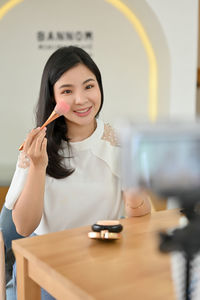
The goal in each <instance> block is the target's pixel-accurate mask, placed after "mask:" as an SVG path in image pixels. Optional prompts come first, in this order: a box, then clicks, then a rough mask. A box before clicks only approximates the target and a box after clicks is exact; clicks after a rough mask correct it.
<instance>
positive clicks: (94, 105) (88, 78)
mask: <svg viewBox="0 0 200 300" xmlns="http://www.w3.org/2000/svg"><path fill="white" fill-rule="evenodd" d="M53 88H54V97H55V101H56V103H58V102H59V101H61V100H62V101H63V100H64V101H65V102H66V103H67V104H69V105H70V110H69V111H68V112H67V114H66V115H65V118H66V121H67V123H69V122H70V123H71V125H72V124H76V125H89V124H90V123H94V118H95V116H96V114H97V113H98V111H99V108H100V105H101V91H100V89H99V85H98V82H97V79H96V76H95V75H94V74H93V73H92V72H91V71H90V70H89V69H88V68H87V67H86V66H85V65H83V64H78V65H76V66H74V67H73V68H71V69H70V70H68V71H66V72H65V73H64V74H63V75H62V76H61V77H60V78H59V79H58V81H57V82H56V83H55V84H54V87H53Z"/></svg>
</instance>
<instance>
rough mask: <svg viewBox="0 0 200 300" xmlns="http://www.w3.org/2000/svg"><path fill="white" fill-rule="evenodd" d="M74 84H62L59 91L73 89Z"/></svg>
mask: <svg viewBox="0 0 200 300" xmlns="http://www.w3.org/2000/svg"><path fill="white" fill-rule="evenodd" d="M72 86H73V84H62V85H61V86H59V89H62V88H65V87H72Z"/></svg>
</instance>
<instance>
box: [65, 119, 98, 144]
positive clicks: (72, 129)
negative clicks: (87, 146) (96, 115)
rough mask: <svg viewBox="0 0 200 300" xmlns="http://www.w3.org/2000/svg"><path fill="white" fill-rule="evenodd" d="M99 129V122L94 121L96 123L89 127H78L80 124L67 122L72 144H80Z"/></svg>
mask: <svg viewBox="0 0 200 300" xmlns="http://www.w3.org/2000/svg"><path fill="white" fill-rule="evenodd" d="M96 127H97V121H96V119H94V121H93V122H92V123H90V124H87V125H78V124H74V123H73V124H72V123H70V122H67V128H68V132H67V135H68V138H69V139H70V142H72V143H73V142H80V141H83V140H85V139H86V138H88V137H89V136H91V135H92V134H93V132H94V131H95V129H96Z"/></svg>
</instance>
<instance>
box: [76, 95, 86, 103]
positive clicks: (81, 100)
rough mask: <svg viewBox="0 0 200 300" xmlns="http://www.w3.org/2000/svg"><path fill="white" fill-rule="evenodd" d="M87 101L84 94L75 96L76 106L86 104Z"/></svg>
mask: <svg viewBox="0 0 200 300" xmlns="http://www.w3.org/2000/svg"><path fill="white" fill-rule="evenodd" d="M86 101H87V99H85V97H84V95H83V94H81V93H77V94H76V95H75V104H84V103H85V102H86Z"/></svg>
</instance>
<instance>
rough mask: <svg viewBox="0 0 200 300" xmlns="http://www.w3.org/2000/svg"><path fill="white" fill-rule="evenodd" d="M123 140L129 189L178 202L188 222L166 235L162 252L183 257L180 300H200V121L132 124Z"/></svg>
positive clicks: (162, 237)
mask: <svg viewBox="0 0 200 300" xmlns="http://www.w3.org/2000/svg"><path fill="white" fill-rule="evenodd" d="M120 139H121V144H122V163H121V170H122V180H123V186H124V188H125V189H126V188H135V189H136V190H145V191H146V192H147V193H148V192H149V193H151V194H155V195H158V196H160V197H163V198H168V197H174V198H175V199H177V201H178V202H179V205H180V207H181V208H182V210H181V211H182V213H183V214H184V215H185V216H186V217H187V219H188V221H189V222H188V224H186V225H185V226H184V227H182V228H177V229H175V230H173V231H171V232H170V233H164V232H162V233H160V250H161V251H162V252H173V255H174V254H175V253H177V252H178V253H179V252H180V256H181V260H180V259H178V260H177V259H176V265H179V266H180V268H179V273H178V276H179V280H176V281H175V285H177V282H178V284H179V288H177V286H176V290H179V291H180V290H182V293H180V292H178V293H177V296H178V299H179V300H182V299H185V300H193V299H195V300H196V299H200V289H199V288H198V286H199V283H200V280H199V279H198V278H199V274H198V272H197V270H199V269H200V267H199V263H200V260H199V259H198V258H199V252H200V238H199V236H200V121H193V122H188V121H187V122H175V121H169V122H157V123H131V122H126V123H124V124H123V126H122V127H121V129H120ZM176 257H177V256H176ZM197 262H198V265H196V263H197ZM172 263H173V265H174V261H172ZM177 269H178V268H177V267H176V270H177ZM173 270H174V268H173ZM174 274H175V272H174V271H173V275H174ZM176 275H177V272H176ZM197 279H198V280H197Z"/></svg>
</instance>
